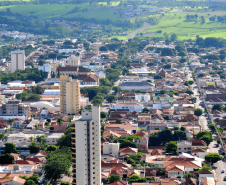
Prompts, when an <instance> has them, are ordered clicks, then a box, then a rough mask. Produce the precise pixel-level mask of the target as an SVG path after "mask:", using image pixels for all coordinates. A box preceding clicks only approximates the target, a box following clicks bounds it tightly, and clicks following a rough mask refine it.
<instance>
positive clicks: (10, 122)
mask: <svg viewBox="0 0 226 185" xmlns="http://www.w3.org/2000/svg"><path fill="white" fill-rule="evenodd" d="M8 123H9V125H10V126H11V125H13V124H14V123H15V121H14V119H11V118H9V120H8Z"/></svg>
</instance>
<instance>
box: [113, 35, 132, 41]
mask: <svg viewBox="0 0 226 185" xmlns="http://www.w3.org/2000/svg"><path fill="white" fill-rule="evenodd" d="M110 38H111V39H113V38H117V39H118V40H127V39H128V38H127V36H117V35H115V36H112V37H110Z"/></svg>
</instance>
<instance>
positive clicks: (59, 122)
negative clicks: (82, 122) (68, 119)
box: [57, 117, 63, 126]
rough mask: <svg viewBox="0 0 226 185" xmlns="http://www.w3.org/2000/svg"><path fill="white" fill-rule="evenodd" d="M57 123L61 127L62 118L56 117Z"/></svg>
mask: <svg viewBox="0 0 226 185" xmlns="http://www.w3.org/2000/svg"><path fill="white" fill-rule="evenodd" d="M57 123H58V124H59V125H60V126H61V125H63V118H62V117H58V118H57Z"/></svg>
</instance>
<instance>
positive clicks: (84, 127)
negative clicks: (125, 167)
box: [71, 106, 101, 185]
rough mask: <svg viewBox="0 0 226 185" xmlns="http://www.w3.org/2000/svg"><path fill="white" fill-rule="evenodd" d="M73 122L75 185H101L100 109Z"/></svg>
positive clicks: (93, 109)
mask: <svg viewBox="0 0 226 185" xmlns="http://www.w3.org/2000/svg"><path fill="white" fill-rule="evenodd" d="M81 114H82V117H81V118H80V119H76V118H74V120H72V122H71V123H72V160H73V161H72V164H73V171H72V173H73V183H72V184H73V185H101V137H100V107H99V106H92V110H83V111H82V113H81Z"/></svg>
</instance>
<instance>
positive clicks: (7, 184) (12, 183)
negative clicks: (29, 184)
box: [0, 176, 26, 185]
mask: <svg viewBox="0 0 226 185" xmlns="http://www.w3.org/2000/svg"><path fill="white" fill-rule="evenodd" d="M25 182H26V180H25V179H21V178H20V177H17V176H15V177H10V178H6V179H3V180H0V184H1V185H23V184H24V183H25Z"/></svg>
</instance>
